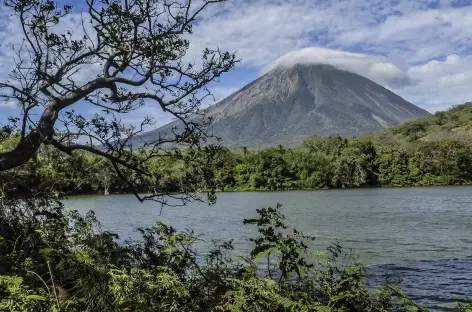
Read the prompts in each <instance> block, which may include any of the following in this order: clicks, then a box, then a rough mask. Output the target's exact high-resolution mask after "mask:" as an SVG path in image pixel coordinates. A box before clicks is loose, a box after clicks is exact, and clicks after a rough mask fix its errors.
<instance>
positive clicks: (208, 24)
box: [0, 0, 472, 120]
mask: <svg viewBox="0 0 472 312" xmlns="http://www.w3.org/2000/svg"><path fill="white" fill-rule="evenodd" d="M199 1H201V0H199ZM433 2H434V1H430V0H418V1H411V0H397V1H384V0H343V1H325V0H228V1H227V2H225V3H223V4H215V5H212V6H210V8H209V10H208V11H206V12H204V13H203V15H202V17H201V18H200V19H199V20H198V22H197V24H196V25H195V26H194V29H193V30H194V33H193V34H192V35H191V36H189V39H190V40H191V48H190V50H189V52H188V55H187V59H188V60H189V61H197V60H198V59H199V58H200V56H201V51H202V50H203V49H204V48H205V47H210V48H214V47H220V48H221V49H223V50H229V51H236V52H237V56H238V58H241V59H242V62H241V63H240V64H239V66H240V67H242V68H246V69H251V70H253V71H258V72H259V71H264V69H267V68H270V66H272V65H273V64H275V63H277V62H281V60H284V62H286V61H287V60H293V59H297V58H298V59H303V60H310V61H313V62H326V63H330V64H333V65H336V66H338V67H341V68H344V69H348V70H350V71H353V72H356V73H358V74H361V75H364V76H367V77H368V78H370V79H372V80H374V81H376V82H378V83H380V84H382V85H384V86H387V87H391V89H393V90H394V91H395V92H397V93H399V94H400V95H401V96H403V97H405V98H406V99H407V100H409V101H411V102H413V103H415V104H417V105H420V106H422V107H423V108H426V109H428V110H430V111H434V110H436V109H438V108H445V107H447V106H449V105H452V104H457V103H461V102H464V101H466V100H470V99H472V94H471V93H470V91H469V86H468V82H469V81H471V80H470V79H469V78H470V77H471V70H470V68H472V66H471V65H472V64H471V63H470V62H471V61H470V60H471V57H472V19H470V16H471V15H472V6H464V7H460V8H459V7H454V6H453V4H454V3H457V1H452V0H440V1H439V2H438V4H437V5H436V6H435V8H430V7H431V6H432V5H433ZM461 2H462V4H467V3H469V4H472V3H471V2H470V1H461ZM78 21H79V20H78V15H75V16H72V17H71V18H69V19H67V20H65V21H64V23H65V24H64V25H65V26H64V27H67V28H73V29H76V30H77V33H80V31H79V30H80V28H81V25H79V23H78ZM0 43H2V47H0V66H2V68H7V65H8V64H11V55H12V54H11V52H8V51H7V50H8V49H7V48H9V47H8V46H9V45H10V44H12V43H17V44H18V43H21V28H20V27H19V25H18V23H17V22H15V21H14V20H12V19H11V17H10V16H9V15H8V12H6V11H5V10H3V8H2V7H1V6H0ZM314 47H315V48H314ZM293 51H296V52H293ZM8 53H10V54H8ZM281 56H282V57H281ZM5 72H6V71H2V73H3V76H4V73H5ZM2 73H0V77H2ZM88 73H89V72H81V74H84V75H85V76H84V77H81V79H85V78H86V76H87V74H88ZM235 73H236V72H235ZM232 76H233V77H234V76H235V75H232ZM246 77H247V76H246ZM222 79H223V80H224V79H225V76H223V78H222ZM249 82H250V81H237V84H238V85H235V86H231V85H228V83H225V85H224V87H219V86H214V87H213V88H212V89H211V90H212V91H213V93H214V95H215V99H216V100H217V101H218V100H220V99H222V98H224V97H225V96H226V95H229V94H230V93H232V92H233V91H235V89H236V88H237V87H240V86H241V85H243V84H245V83H249ZM412 82H414V83H412ZM210 102H212V101H210ZM207 104H209V102H208V103H206V105H207ZM156 110H157V108H156ZM141 113H142V112H141V111H140V112H138V113H137V114H136V115H135V117H133V116H130V118H131V117H133V118H135V119H136V118H138V117H139V116H141V115H140V114H141ZM151 113H152V111H151ZM143 114H144V113H143ZM152 114H153V115H154V116H155V117H156V118H159V119H160V120H166V119H165V118H164V117H162V116H161V115H160V114H158V113H152Z"/></svg>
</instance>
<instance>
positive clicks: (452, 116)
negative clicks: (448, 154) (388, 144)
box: [370, 102, 472, 145]
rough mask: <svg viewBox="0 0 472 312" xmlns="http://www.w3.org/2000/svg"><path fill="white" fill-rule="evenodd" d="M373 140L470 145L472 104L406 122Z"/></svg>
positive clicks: (374, 136)
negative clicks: (444, 142)
mask: <svg viewBox="0 0 472 312" xmlns="http://www.w3.org/2000/svg"><path fill="white" fill-rule="evenodd" d="M370 138H372V139H373V140H375V139H377V140H382V141H385V140H392V141H395V143H409V144H411V143H415V142H416V143H420V142H434V141H458V142H461V143H464V144H466V145H472V102H468V103H465V104H460V105H456V106H454V107H452V108H451V109H449V110H447V111H439V112H436V113H435V114H434V115H431V116H427V117H422V118H419V119H416V120H412V121H408V122H405V123H402V124H401V125H398V126H396V127H393V128H390V129H387V130H386V131H384V132H381V133H377V134H374V135H371V136H370Z"/></svg>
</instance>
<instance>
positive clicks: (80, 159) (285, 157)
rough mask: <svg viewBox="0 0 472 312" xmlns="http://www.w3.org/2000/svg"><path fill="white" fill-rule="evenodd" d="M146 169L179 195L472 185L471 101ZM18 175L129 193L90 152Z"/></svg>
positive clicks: (46, 159)
mask: <svg viewBox="0 0 472 312" xmlns="http://www.w3.org/2000/svg"><path fill="white" fill-rule="evenodd" d="M4 145H8V143H4ZM0 149H1V147H0ZM146 166H147V171H149V172H151V173H152V175H151V176H150V177H147V176H145V177H141V180H140V181H139V183H136V186H137V187H138V190H139V191H141V192H151V191H152V190H154V191H156V190H158V191H159V192H178V191H180V190H182V189H183V188H184V187H185V186H186V185H187V188H188V185H189V184H188V181H189V180H192V181H193V182H194V183H192V184H191V185H193V186H198V189H205V188H206V189H219V190H224V191H229V190H241V191H242V190H293V189H329V188H356V187H382V186H383V187H395V186H432V185H464V184H472V103H467V104H464V105H458V106H456V107H454V108H452V109H450V110H449V111H447V112H438V113H436V114H435V115H434V116H431V117H425V118H422V119H419V120H414V121H411V122H407V123H405V124H402V125H400V126H397V127H394V128H391V129H388V130H386V131H384V132H382V133H377V134H372V135H368V136H365V137H360V138H352V139H343V138H340V137H329V138H321V137H313V138H310V139H307V140H305V141H304V143H303V145H302V146H299V147H296V148H284V147H282V146H279V147H276V148H268V149H264V150H259V151H250V150H247V149H245V148H242V149H240V150H233V151H230V150H227V149H215V148H206V149H201V150H199V151H198V152H192V154H191V155H190V154H187V155H186V156H184V155H180V158H177V157H174V158H172V159H152V160H150V161H148V162H147V163H146ZM25 168H26V169H25ZM21 170H23V171H24V170H26V171H28V172H35V175H36V177H35V178H37V179H40V180H42V181H50V183H51V184H59V185H61V186H62V187H63V188H62V191H63V192H66V193H67V192H68V193H71V194H77V193H99V194H104V193H105V194H107V193H108V192H112V193H125V192H131V191H132V190H130V189H129V188H128V186H127V185H126V184H124V183H123V181H122V180H121V179H120V177H119V176H118V175H117V174H116V173H115V172H114V170H113V168H112V167H111V165H110V163H109V162H108V161H106V160H105V159H103V158H100V157H96V156H93V155H92V154H90V153H86V152H76V153H74V154H73V157H69V156H68V155H66V154H64V153H61V152H60V151H57V150H55V149H51V148H48V147H45V148H43V149H42V151H41V153H39V154H38V157H36V158H35V159H34V160H32V161H30V162H29V163H28V167H24V168H23V169H21ZM195 177H205V179H196V178H195ZM152 179H154V180H152ZM151 185H152V187H153V189H151V188H150V187H149V186H151ZM195 190H197V188H196V187H194V188H193V189H188V191H195Z"/></svg>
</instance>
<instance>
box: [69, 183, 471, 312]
mask: <svg viewBox="0 0 472 312" xmlns="http://www.w3.org/2000/svg"><path fill="white" fill-rule="evenodd" d="M278 202H279V203H282V204H283V205H284V207H283V212H284V214H285V215H286V216H287V218H288V222H289V224H290V225H291V226H294V227H296V228H297V229H299V230H301V231H303V232H304V233H305V234H309V235H314V236H316V237H317V239H316V241H315V246H314V247H315V248H318V249H323V250H324V249H325V248H326V247H327V246H328V245H330V244H332V243H334V242H336V241H338V242H340V244H341V245H342V246H343V247H344V248H352V249H353V251H354V252H355V253H356V254H357V255H358V257H359V260H360V261H362V262H363V263H367V264H370V265H372V266H371V269H370V270H369V274H370V276H371V280H370V281H371V282H372V283H373V282H375V281H378V280H379V278H380V277H379V276H381V275H384V273H385V272H386V271H394V272H395V273H397V274H399V275H400V276H401V277H403V278H404V279H405V280H404V282H403V285H402V286H403V287H405V289H406V290H407V291H408V292H409V293H411V294H412V295H413V297H414V298H416V299H420V301H421V302H423V303H427V304H428V305H438V306H442V305H445V304H446V305H447V303H448V302H450V300H451V299H452V298H464V297H465V296H466V295H467V294H472V291H471V290H472V286H471V281H472V272H471V271H472V260H471V259H470V258H467V257H469V256H471V255H472V235H471V231H472V204H471V203H472V187H440V188H395V189H393V188H392V189H363V190H331V191H317V192H250V193H221V194H219V195H218V201H217V204H215V205H212V206H208V205H207V204H204V203H192V204H190V205H188V206H186V207H180V208H170V207H167V208H164V210H163V211H162V214H161V215H159V212H160V206H158V205H157V204H155V203H151V202H146V203H142V204H140V203H138V202H137V201H136V199H135V198H134V197H133V196H130V195H116V196H101V197H83V198H74V199H71V200H68V201H66V202H65V204H66V206H67V207H68V208H70V209H77V210H79V211H80V212H86V211H88V210H90V209H92V210H94V211H95V212H96V213H97V216H98V217H99V220H100V221H101V222H102V224H103V226H104V228H106V229H110V230H112V231H114V232H117V233H118V234H119V235H120V236H121V238H123V239H126V238H137V233H136V232H135V231H133V229H135V228H136V227H138V226H149V225H152V224H153V223H154V222H155V221H157V220H160V221H163V222H165V223H167V224H169V225H172V226H174V227H175V228H177V229H179V230H183V229H186V228H190V229H194V230H195V232H196V233H202V234H203V235H204V237H206V238H207V239H212V238H220V239H223V240H234V245H235V246H236V249H237V251H238V252H247V251H248V250H250V248H251V245H250V244H249V243H248V242H247V238H249V237H251V236H252V235H254V234H256V232H255V229H254V228H252V227H250V226H243V225H242V220H243V219H244V218H249V217H254V216H255V209H256V208H261V207H267V206H275V205H276V203H278ZM444 259H459V260H444ZM413 286H414V287H413Z"/></svg>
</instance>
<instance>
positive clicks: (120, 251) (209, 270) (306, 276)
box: [0, 197, 466, 312]
mask: <svg viewBox="0 0 472 312" xmlns="http://www.w3.org/2000/svg"><path fill="white" fill-rule="evenodd" d="M0 208H1V209H0V253H1V255H2V256H1V257H0V311H31V312H41V311H51V312H52V311H202V312H203V311H294V312H295V311H366V312H368V311H378V312H380V311H388V310H395V311H425V310H423V309H421V308H420V307H417V306H416V305H415V304H414V303H413V302H411V301H410V300H409V299H408V298H407V297H406V296H404V295H403V294H402V293H401V291H400V290H399V289H397V288H396V287H394V286H391V285H385V286H381V287H379V288H378V289H376V291H375V292H374V293H369V291H368V290H367V288H366V287H365V286H364V278H365V269H366V268H365V267H364V266H362V265H360V264H357V263H355V262H350V263H347V264H346V260H345V259H344V258H343V257H342V255H343V253H342V252H341V249H340V247H339V246H333V247H332V248H329V249H328V252H326V253H321V254H320V253H318V254H311V253H310V252H309V250H308V247H307V242H308V241H309V240H310V239H312V238H310V237H306V236H304V235H303V234H302V233H300V232H298V231H296V230H292V231H289V230H288V229H287V228H286V226H285V224H284V222H283V221H284V218H283V216H282V215H281V213H280V210H279V209H278V207H277V208H276V209H272V208H268V209H261V210H259V211H258V213H259V216H260V217H259V218H258V219H253V220H246V221H245V223H248V224H249V225H255V226H257V227H258V229H259V233H260V236H259V237H256V238H254V239H253V240H252V241H253V242H254V249H253V251H252V252H251V253H250V255H247V256H246V257H243V258H239V257H238V258H236V257H234V256H232V255H231V250H232V245H231V242H215V243H213V244H212V245H211V246H210V248H209V250H208V251H207V252H206V253H205V254H204V255H198V254H197V252H196V250H194V248H193V244H194V242H195V241H196V240H197V239H198V237H197V236H195V235H194V234H193V233H191V232H183V233H179V232H176V231H175V230H174V229H172V228H171V227H168V226H166V225H164V224H162V223H156V225H155V226H154V227H152V228H147V229H140V232H141V234H142V240H140V241H133V242H126V243H123V242H122V243H118V237H117V236H116V235H114V234H113V233H110V232H106V231H101V230H100V227H99V224H98V222H97V220H96V219H95V217H94V214H93V213H92V212H90V213H89V214H87V215H86V216H81V215H79V214H78V213H76V212H65V211H64V209H63V208H62V206H61V204H60V203H58V202H55V201H54V200H50V199H48V198H46V197H42V199H41V200H40V199H35V200H28V201H24V200H21V201H17V200H6V201H5V200H3V201H2V202H1V203H0ZM266 263H269V265H265V264H266ZM464 311H466V310H464Z"/></svg>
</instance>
